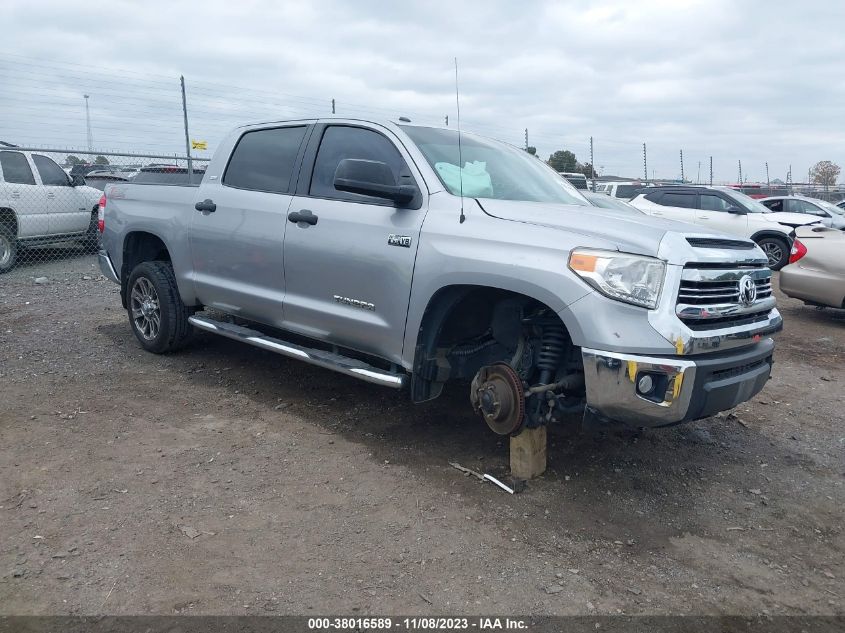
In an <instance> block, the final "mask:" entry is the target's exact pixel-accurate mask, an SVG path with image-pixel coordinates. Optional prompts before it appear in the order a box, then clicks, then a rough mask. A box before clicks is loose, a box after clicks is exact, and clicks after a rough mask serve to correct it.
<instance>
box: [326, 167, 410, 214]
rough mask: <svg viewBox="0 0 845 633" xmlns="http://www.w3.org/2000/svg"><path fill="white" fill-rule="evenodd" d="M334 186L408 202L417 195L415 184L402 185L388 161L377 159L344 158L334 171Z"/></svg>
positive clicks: (343, 189)
mask: <svg viewBox="0 0 845 633" xmlns="http://www.w3.org/2000/svg"><path fill="white" fill-rule="evenodd" d="M334 188H335V189H337V190H338V191H346V192H349V193H357V194H361V195H363V196H372V197H374V198H383V199H385V200H392V201H393V202H396V203H397V204H407V203H409V202H410V201H411V200H413V199H414V197H415V196H416V195H417V188H416V187H414V186H413V185H400V184H398V183H397V182H396V178H394V177H393V172H392V171H391V169H390V167H388V166H387V163H383V162H381V161H377V160H362V159H358V158H344V159H343V160H342V161H340V163H339V164H338V166H337V170H336V171H335V173H334Z"/></svg>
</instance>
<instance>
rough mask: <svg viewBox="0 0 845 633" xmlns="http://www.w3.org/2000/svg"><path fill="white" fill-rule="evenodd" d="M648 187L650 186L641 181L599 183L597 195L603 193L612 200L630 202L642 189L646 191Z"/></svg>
mask: <svg viewBox="0 0 845 633" xmlns="http://www.w3.org/2000/svg"><path fill="white" fill-rule="evenodd" d="M646 187H648V184H647V183H644V182H642V181H639V180H630V181H621V180H617V181H611V182H597V183H596V193H603V194H605V195H608V196H610V197H611V198H621V199H622V200H630V199H631V198H633V197H634V196H635V195H636V194H637V193H638V192H639V191H640V189H645V188H646Z"/></svg>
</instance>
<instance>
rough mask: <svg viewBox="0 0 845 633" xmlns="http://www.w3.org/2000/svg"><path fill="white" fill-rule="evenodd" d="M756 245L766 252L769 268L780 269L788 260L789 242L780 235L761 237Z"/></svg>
mask: <svg viewBox="0 0 845 633" xmlns="http://www.w3.org/2000/svg"><path fill="white" fill-rule="evenodd" d="M757 246H759V247H760V248H761V249H762V251H763V252H764V253H765V254H766V259H767V260H768V263H769V268H771V269H772V270H780V269H781V268H783V267H784V266H786V264H787V262H789V243H788V242H787V241H786V240H785V239H783V238H780V237H763V238H761V239H759V240H757Z"/></svg>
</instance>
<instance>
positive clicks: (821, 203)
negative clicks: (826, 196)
mask: <svg viewBox="0 0 845 633" xmlns="http://www.w3.org/2000/svg"><path fill="white" fill-rule="evenodd" d="M813 204H817V205H819V206H820V207H821V208H822V209H825V210H827V211H830V212H831V213H835V214H836V215H843V214H845V209H843V208H842V207H837V206H836V205H835V204H831V203H830V202H826V201H825V200H813Z"/></svg>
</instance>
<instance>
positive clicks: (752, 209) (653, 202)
mask: <svg viewBox="0 0 845 633" xmlns="http://www.w3.org/2000/svg"><path fill="white" fill-rule="evenodd" d="M631 204H632V205H634V206H635V207H637V208H638V209H641V210H642V211H644V212H645V213H647V214H649V215H655V216H658V217H665V218H669V219H672V220H680V221H682V222H689V223H691V224H698V225H700V226H701V227H702V228H706V229H708V230H709V231H714V232H722V233H728V234H729V235H737V236H740V237H745V238H749V239H752V240H754V241H755V242H756V243H757V245H758V246H759V247H760V248H761V249H763V252H764V253H766V257H767V258H768V260H769V267H770V268H771V269H772V270H780V269H781V268H783V267H784V266H785V265H786V264H787V262H788V261H789V250H790V248H792V240H791V238H790V237H789V234H790V233H791V232H792V231H793V230H794V229H795V227H798V226H804V225H807V224H818V223H819V220H820V218H818V217H813V216H809V215H806V214H803V213H776V212H773V211H770V210H769V209H767V208H766V207H764V206H763V205H762V204H760V203H759V202H757V201H756V200H754V199H753V198H749V197H748V196H746V195H745V194H744V193H742V192H739V191H736V190H735V189H731V188H730V187H704V186H693V185H679V186H674V185H671V186H665V187H654V188H653V189H650V190H649V191H644V192H642V193H640V194H638V195H637V196H635V197H634V199H633V200H631Z"/></svg>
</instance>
